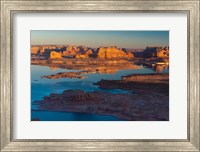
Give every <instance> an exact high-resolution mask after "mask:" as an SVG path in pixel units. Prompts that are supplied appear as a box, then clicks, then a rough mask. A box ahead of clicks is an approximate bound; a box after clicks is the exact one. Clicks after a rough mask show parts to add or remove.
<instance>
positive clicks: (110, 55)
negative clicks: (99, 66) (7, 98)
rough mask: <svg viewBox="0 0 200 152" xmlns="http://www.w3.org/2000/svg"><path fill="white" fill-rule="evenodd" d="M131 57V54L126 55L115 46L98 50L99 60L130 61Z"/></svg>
mask: <svg viewBox="0 0 200 152" xmlns="http://www.w3.org/2000/svg"><path fill="white" fill-rule="evenodd" d="M133 57H134V56H133V54H132V53H131V52H128V53H126V52H124V51H123V50H122V49H118V48H117V47H116V46H111V47H100V48H99V50H98V58H99V59H131V58H133Z"/></svg>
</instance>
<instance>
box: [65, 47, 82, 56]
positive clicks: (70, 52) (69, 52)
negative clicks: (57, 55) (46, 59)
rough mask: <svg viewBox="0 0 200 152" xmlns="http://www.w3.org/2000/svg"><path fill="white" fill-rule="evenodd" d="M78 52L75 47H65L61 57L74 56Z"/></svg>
mask: <svg viewBox="0 0 200 152" xmlns="http://www.w3.org/2000/svg"><path fill="white" fill-rule="evenodd" d="M77 52H79V49H78V47H77V46H72V45H70V46H67V47H66V49H65V51H63V56H75V55H76V54H77Z"/></svg>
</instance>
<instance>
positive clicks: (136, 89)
mask: <svg viewBox="0 0 200 152" xmlns="http://www.w3.org/2000/svg"><path fill="white" fill-rule="evenodd" d="M31 76H32V77H31V89H32V90H31V95H32V98H31V105H32V106H31V107H32V108H31V109H32V110H31V111H32V113H31V120H32V121H67V120H68V121H82V120H85V121H98V120H99V121H168V120H169V46H168V45H167V46H160V45H159V46H145V47H144V48H139V49H138V48H134V47H133V48H130V47H127V48H125V47H119V46H112V45H110V46H98V47H92V46H83V45H68V44H62V45H60V44H59V45H55V44H54V45H46V44H44V45H43V44H40V45H31Z"/></svg>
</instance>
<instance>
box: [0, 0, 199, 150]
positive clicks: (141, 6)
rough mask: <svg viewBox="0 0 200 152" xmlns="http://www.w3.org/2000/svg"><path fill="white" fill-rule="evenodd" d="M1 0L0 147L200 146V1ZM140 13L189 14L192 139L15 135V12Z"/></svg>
mask: <svg viewBox="0 0 200 152" xmlns="http://www.w3.org/2000/svg"><path fill="white" fill-rule="evenodd" d="M0 2H1V30H0V34H1V42H0V43H1V49H0V52H1V68H0V69H1V71H0V73H1V76H0V77H1V101H0V102H1V108H0V114H1V118H0V125H1V128H0V136H1V137H0V149H1V151H2V152H3V151H9V152H10V151H40V152H41V151H123V152H125V151H200V147H199V146H200V132H199V131H200V127H199V122H200V121H199V120H200V119H199V113H200V111H199V101H200V100H199V91H200V90H199V84H200V81H199V74H200V71H199V62H200V58H199V56H200V54H199V51H200V50H199V26H200V24H199V19H200V18H199V15H200V13H199V12H200V11H199V10H200V6H199V5H200V1H199V0H168V1H165V0H148V1H147V0H140V1H139V0H124V1H123V0H117V1H114V0H105V1H101V0H99V1H96V0H91V1H85V0H84V1H81V0H79V1H78V0H54V1H51V0H49V1H46V0H41V1H37V0H0ZM21 12H23V13H30V12H31V13H44V12H45V13H56V12H64V13H67V12H80V13H81V12H89V13H90V12H99V13H102V12H112V13H117V12H136V13H166V12H167V13H177V12H184V13H187V19H188V31H187V33H188V37H187V41H188V53H187V58H188V63H187V65H188V72H187V73H188V77H187V78H188V79H187V90H188V92H187V93H188V99H187V100H188V111H187V112H188V121H187V123H188V127H187V128H188V129H187V131H188V138H187V139H186V140H174V139H171V140H169V139H168V140H165V139H162V140H159V139H154V140H150V139H149V140H145V139H144V140H135V139H126V140H122V139H119V140H117V139H115V140H114V139H113V140H112V139H110V140H104V139H98V140H97V139H96V140H86V139H85V140H84V139H82V140H75V139H74V140H69V139H68V140H56V139H54V140H51V139H48V140H42V139H38V140H36V139H33V140H31V139H29V140H17V139H13V136H12V135H13V115H12V111H13V99H14V98H15V97H14V96H13V77H14V75H13V65H12V64H13V62H12V60H13V51H14V49H13V38H12V37H13V16H14V14H16V13H21Z"/></svg>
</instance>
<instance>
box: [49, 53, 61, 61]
mask: <svg viewBox="0 0 200 152" xmlns="http://www.w3.org/2000/svg"><path fill="white" fill-rule="evenodd" d="M59 58H62V54H61V53H59V52H55V51H51V53H50V59H59Z"/></svg>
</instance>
